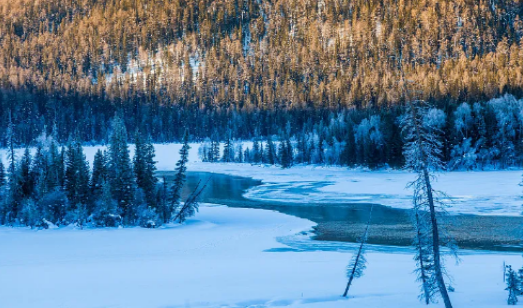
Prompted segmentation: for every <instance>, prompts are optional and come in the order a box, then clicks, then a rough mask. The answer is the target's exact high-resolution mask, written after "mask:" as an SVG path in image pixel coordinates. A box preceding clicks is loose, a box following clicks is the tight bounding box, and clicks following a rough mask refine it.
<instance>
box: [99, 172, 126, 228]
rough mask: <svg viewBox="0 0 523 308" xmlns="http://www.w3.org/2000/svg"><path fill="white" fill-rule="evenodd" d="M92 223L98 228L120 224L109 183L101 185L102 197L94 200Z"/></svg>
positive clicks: (120, 220) (116, 205)
mask: <svg viewBox="0 0 523 308" xmlns="http://www.w3.org/2000/svg"><path fill="white" fill-rule="evenodd" d="M92 216H93V222H94V223H95V224H96V225H97V226H100V227H116V226H119V225H121V224H122V217H121V215H120V209H119V207H118V203H117V202H116V201H115V200H114V198H113V196H112V193H111V187H110V185H109V182H104V183H102V196H101V198H99V199H98V200H96V206H95V210H94V213H93V215H92Z"/></svg>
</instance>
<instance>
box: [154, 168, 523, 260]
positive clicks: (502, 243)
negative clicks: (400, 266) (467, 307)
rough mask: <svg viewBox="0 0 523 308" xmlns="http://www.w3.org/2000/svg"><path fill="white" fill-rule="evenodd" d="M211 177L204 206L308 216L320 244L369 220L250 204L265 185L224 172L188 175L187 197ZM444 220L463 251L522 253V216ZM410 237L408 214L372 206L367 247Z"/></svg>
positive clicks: (337, 210) (308, 206)
mask: <svg viewBox="0 0 523 308" xmlns="http://www.w3.org/2000/svg"><path fill="white" fill-rule="evenodd" d="M172 175H173V173H172V172H161V173H159V176H166V177H167V179H169V178H170V177H172ZM211 175H212V177H211ZM209 177H211V179H210V181H209V184H208V186H207V188H206V189H205V191H204V192H203V194H202V196H201V201H202V202H208V203H216V204H223V205H227V206H230V207H242V208H258V209H268V210H276V211H278V212H281V213H285V214H289V215H293V216H297V217H301V218H306V219H309V220H311V221H314V222H315V223H317V226H316V227H315V230H314V231H315V236H314V238H315V239H316V240H322V241H343V242H355V241H357V239H358V238H359V237H360V236H361V234H362V232H363V229H364V227H365V224H366V223H367V221H368V218H369V211H370V204H362V203H358V204H354V203H332V204H326V203H295V202H289V203H285V202H273V201H256V200H249V199H246V198H244V197H243V193H244V192H245V191H246V190H247V189H249V188H250V187H253V186H256V185H260V184H261V181H257V180H253V179H250V178H244V177H237V176H229V175H223V174H211V173H206V172H189V173H188V175H187V185H186V187H185V188H184V192H183V195H184V196H186V195H188V194H189V193H190V192H191V191H192V190H193V189H194V187H195V185H196V184H197V183H198V181H199V180H200V179H201V180H203V181H205V180H206V179H208V178H209ZM440 221H441V222H442V224H443V225H445V226H446V229H447V231H448V233H449V234H450V235H451V236H452V237H453V238H454V239H455V241H456V243H457V244H458V246H459V247H460V248H463V249H483V250H498V251H523V245H522V241H521V238H522V236H523V233H522V228H521V225H522V223H523V217H501V216H474V215H453V216H447V217H444V218H441V220H440ZM412 238H413V229H412V223H411V215H410V211H409V210H402V209H394V208H390V207H386V206H382V205H378V204H375V205H374V207H373V212H372V223H371V228H370V234H369V239H368V241H369V243H371V244H382V245H394V246H409V245H411V243H412Z"/></svg>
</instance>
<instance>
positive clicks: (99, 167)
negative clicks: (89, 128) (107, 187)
mask: <svg viewBox="0 0 523 308" xmlns="http://www.w3.org/2000/svg"><path fill="white" fill-rule="evenodd" d="M107 177H108V176H107V161H106V155H105V153H104V152H103V151H102V150H101V149H98V150H97V151H96V153H95V154H94V160H93V172H92V174H91V193H92V195H93V196H94V197H95V198H98V197H100V196H101V195H102V186H103V184H104V183H105V182H106V181H107Z"/></svg>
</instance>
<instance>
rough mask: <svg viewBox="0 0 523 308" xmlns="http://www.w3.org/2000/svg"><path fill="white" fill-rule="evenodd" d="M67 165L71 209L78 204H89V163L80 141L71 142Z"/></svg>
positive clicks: (68, 194)
mask: <svg viewBox="0 0 523 308" xmlns="http://www.w3.org/2000/svg"><path fill="white" fill-rule="evenodd" d="M65 165H66V169H65V191H66V194H67V198H68V199H69V203H70V208H71V210H76V209H77V208H78V206H86V205H87V203H88V202H89V193H90V187H89V178H90V174H89V163H88V162H87V159H86V158H85V155H84V152H83V148H82V145H81V144H80V143H79V142H77V141H74V142H71V143H70V144H69V146H68V148H67V158H66V163H65Z"/></svg>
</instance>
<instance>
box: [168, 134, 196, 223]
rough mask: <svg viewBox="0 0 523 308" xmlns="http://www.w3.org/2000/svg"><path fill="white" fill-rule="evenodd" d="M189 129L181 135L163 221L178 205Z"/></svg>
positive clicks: (187, 159)
mask: <svg viewBox="0 0 523 308" xmlns="http://www.w3.org/2000/svg"><path fill="white" fill-rule="evenodd" d="M190 148H191V147H190V146H189V131H188V130H186V131H185V133H184V135H183V145H182V148H181V149H180V159H179V160H178V162H177V163H176V169H175V173H176V175H175V177H174V183H173V185H172V187H171V196H170V200H169V201H170V202H169V203H170V206H169V209H168V212H165V213H164V221H165V222H168V221H170V219H171V213H173V212H174V211H176V209H177V208H178V206H179V205H180V198H181V193H182V188H183V185H184V184H185V178H186V175H185V173H186V172H187V162H188V161H189V149H190Z"/></svg>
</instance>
